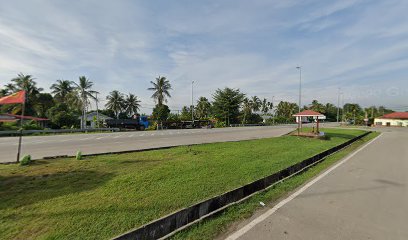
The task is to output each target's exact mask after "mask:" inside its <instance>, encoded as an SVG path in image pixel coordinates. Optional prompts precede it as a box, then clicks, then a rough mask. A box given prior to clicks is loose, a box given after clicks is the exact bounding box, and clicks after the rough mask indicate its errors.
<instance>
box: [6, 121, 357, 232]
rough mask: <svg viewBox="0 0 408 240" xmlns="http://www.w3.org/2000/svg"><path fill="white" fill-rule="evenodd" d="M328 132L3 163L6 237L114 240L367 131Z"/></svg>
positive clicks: (334, 130)
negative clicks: (326, 137) (313, 136)
mask: <svg viewBox="0 0 408 240" xmlns="http://www.w3.org/2000/svg"><path fill="white" fill-rule="evenodd" d="M324 131H325V132H326V134H328V135H329V136H330V140H317V139H309V138H300V137H294V136H283V137H279V138H268V139H259V140H251V141H240V142H227V143H213V144H202V145H195V146H183V147H176V148H171V149H164V150H156V151H147V152H136V153H127V154H113V155H103V156H95V157H87V158H85V160H75V159H73V158H67V159H59V160H49V161H35V163H34V164H32V165H30V166H27V167H22V166H19V165H0V233H1V238H2V239H25V238H32V239H38V238H41V239H43V238H47V239H95V238H98V239H108V238H111V237H114V236H116V235H118V234H121V233H123V232H126V231H128V230H130V229H132V228H135V227H138V226H141V225H143V224H146V223H148V222H150V221H152V220H155V219H157V218H159V217H161V216H164V215H166V214H169V213H171V212H174V211H176V210H178V209H180V208H183V207H187V206H190V205H192V204H194V203H196V202H199V201H202V200H204V199H207V198H210V197H213V196H216V195H219V194H221V193H224V192H226V191H228V190H231V189H234V188H236V187H239V186H242V185H244V184H247V183H249V182H251V181H254V180H256V179H259V178H261V177H264V176H267V175H270V174H272V173H274V172H276V171H279V170H281V169H283V168H286V167H288V166H290V165H292V164H294V163H297V162H300V161H302V160H304V159H306V158H308V157H310V156H313V155H315V154H317V153H319V152H321V151H324V150H326V149H329V148H331V147H333V146H336V145H338V144H340V143H343V142H345V141H347V140H349V139H351V138H353V137H355V136H357V135H360V134H362V133H363V131H361V130H343V129H342V130H341V129H324ZM216 229H218V228H215V230H214V231H212V234H215V233H216V232H217V231H216ZM179 236H183V235H179ZM186 236H188V234H187V235H186ZM207 236H210V238H211V237H212V236H213V235H211V234H210V235H207Z"/></svg>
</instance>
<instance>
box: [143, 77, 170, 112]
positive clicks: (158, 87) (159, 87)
mask: <svg viewBox="0 0 408 240" xmlns="http://www.w3.org/2000/svg"><path fill="white" fill-rule="evenodd" d="M150 83H151V84H152V85H153V87H150V88H148V89H147V90H151V91H154V93H153V95H152V98H153V99H154V100H155V101H156V102H157V105H159V106H161V105H162V104H163V102H167V99H166V97H169V98H170V97H171V95H170V92H169V90H172V88H171V84H170V82H169V80H167V79H166V77H163V76H159V77H157V78H156V82H153V81H150Z"/></svg>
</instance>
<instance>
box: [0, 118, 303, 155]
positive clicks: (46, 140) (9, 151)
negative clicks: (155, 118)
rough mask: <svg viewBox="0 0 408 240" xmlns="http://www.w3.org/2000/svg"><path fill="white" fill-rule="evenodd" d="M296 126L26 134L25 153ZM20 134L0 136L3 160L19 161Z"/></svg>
mask: <svg viewBox="0 0 408 240" xmlns="http://www.w3.org/2000/svg"><path fill="white" fill-rule="evenodd" d="M295 128H296V126H274V127H239V128H221V129H183V130H163V131H132V132H117V133H97V134H96V133H95V134H69V135H53V136H27V137H23V147H22V153H23V154H22V155H24V154H30V155H31V156H32V158H33V159H39V158H43V157H48V156H58V155H70V156H72V155H75V154H76V152H77V151H78V150H81V151H82V153H83V154H90V153H103V152H115V151H125V150H137V149H148V148H156V147H165V146H176V145H177V146H178V145H188V144H199V143H210V142H225V141H238V140H247V139H257V138H267V137H277V136H281V135H283V134H286V133H288V132H290V131H292V130H294V129H295ZM17 144H18V138H17V137H3V138H0V162H14V161H16V152H17Z"/></svg>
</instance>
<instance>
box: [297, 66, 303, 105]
mask: <svg viewBox="0 0 408 240" xmlns="http://www.w3.org/2000/svg"><path fill="white" fill-rule="evenodd" d="M296 68H297V69H299V112H300V109H301V105H302V67H301V66H297V67H296Z"/></svg>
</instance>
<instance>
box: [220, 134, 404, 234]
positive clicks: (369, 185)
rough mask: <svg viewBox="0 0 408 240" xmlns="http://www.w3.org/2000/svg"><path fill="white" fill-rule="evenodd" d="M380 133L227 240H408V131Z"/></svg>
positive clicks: (243, 224)
mask: <svg viewBox="0 0 408 240" xmlns="http://www.w3.org/2000/svg"><path fill="white" fill-rule="evenodd" d="M380 131H382V132H383V134H382V135H381V136H380V137H379V138H377V139H376V140H375V141H373V142H372V143H371V144H369V145H367V146H366V147H365V148H363V149H361V150H360V151H358V152H357V153H355V155H354V156H351V157H348V158H346V159H344V161H343V163H342V164H341V165H339V166H338V167H337V168H333V169H332V171H331V172H329V173H327V175H325V174H322V175H321V176H319V177H317V178H316V179H314V180H312V182H310V183H309V184H308V185H306V186H304V187H303V188H301V189H299V190H298V191H297V192H295V193H294V194H293V195H291V196H289V197H288V198H287V199H285V200H282V202H280V203H278V205H276V206H275V207H273V206H271V207H268V206H267V207H266V209H265V212H263V213H259V214H258V216H257V217H254V218H252V219H250V220H248V222H245V223H242V224H241V225H240V226H239V227H238V229H239V230H237V231H236V232H235V233H233V234H232V235H230V236H229V238H228V239H241V240H244V239H248V240H249V239H251V240H252V239H261V240H262V239H313V240H316V239H401V240H406V239H408V228H407V223H408V129H401V128H400V129H399V128H383V129H380ZM303 190H304V191H303Z"/></svg>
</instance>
